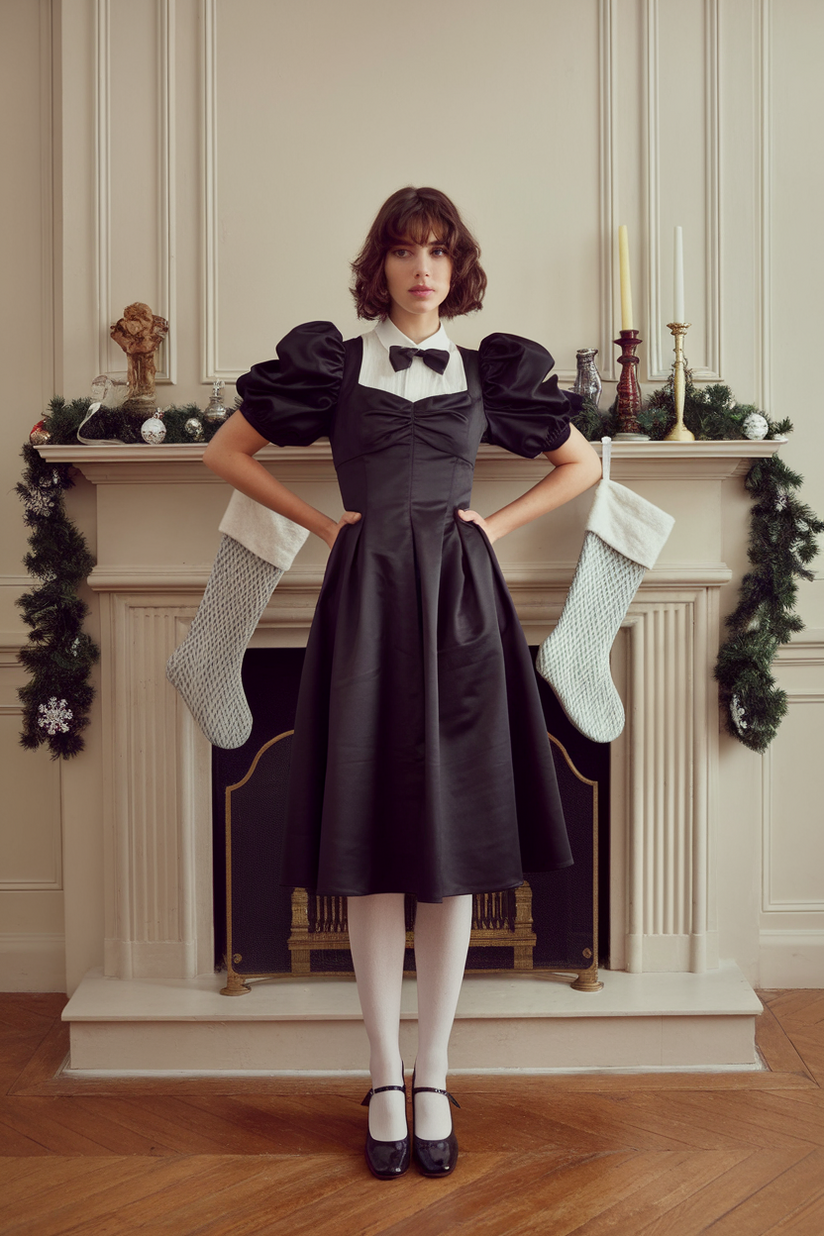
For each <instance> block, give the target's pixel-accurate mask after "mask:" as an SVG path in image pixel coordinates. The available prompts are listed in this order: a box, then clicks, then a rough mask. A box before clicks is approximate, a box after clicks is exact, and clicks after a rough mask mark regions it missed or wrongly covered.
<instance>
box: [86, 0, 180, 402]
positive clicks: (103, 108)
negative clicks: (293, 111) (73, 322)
mask: <svg viewBox="0 0 824 1236" xmlns="http://www.w3.org/2000/svg"><path fill="white" fill-rule="evenodd" d="M113 6H114V11H113ZM175 6H176V0H151V3H148V2H147V3H145V4H144V5H141V6H140V7H139V9H134V8H132V10H131V11H132V12H140V13H141V15H144V14H145V15H146V16H147V20H151V21H153V22H154V24H155V28H156V35H155V43H156V69H157V84H158V97H157V108H158V120H157V127H156V129H154V130H152V132H151V134H150V137H151V139H152V140H153V143H154V147H155V152H154V157H155V159H156V162H157V181H158V197H157V201H156V206H155V209H156V212H157V234H158V248H157V252H156V253H155V254H154V255H152V260H153V263H154V265H155V272H156V273H155V281H156V287H157V292H156V301H155V303H153V304H152V305H151V308H152V311H153V312H154V313H157V314H160V316H161V317H165V318H167V319H168V320H169V322H170V328H169V334H168V336H167V338H166V340H165V341H164V342H163V343H162V344H161V346H160V348H159V349H158V352H157V362H156V363H157V374H156V381H158V382H176V381H177V345H176V338H177V333H178V323H177V322H176V321H175V307H176V300H177V298H176V294H175V293H176V243H175V230H176V214H175V176H176V143H175V120H176V117H175V18H176V11H175ZM114 21H116V0H97V3H96V8H95V32H96V33H95V49H96V64H97V76H96V91H95V149H96V183H97V218H96V233H97V254H96V269H97V297H98V314H99V316H98V365H99V372H100V373H109V372H119V371H121V370H122V369H124V368H125V366H126V363H127V362H126V358H125V354H122V353H120V349H119V348H118V349H117V351H118V354H119V355H118V356H117V357H116V358H115V359H114V360H113V352H112V346H113V345H111V344H110V341H109V328H110V326H111V324H112V322H114V321H116V320H117V318H119V317H120V315H121V314H122V312H123V308H124V306H123V305H121V304H115V303H114V298H113V292H112V275H113V267H112V261H113V257H112V196H113V185H112V143H113V142H115V141H121V142H126V141H127V140H134V139H135V137H136V136H137V135H136V134H131V133H128V132H125V131H124V132H120V131H119V130H118V124H117V122H118V118H117V116H113V114H112V97H111V96H112V85H111V73H112V31H113V22H114ZM143 136H145V134H144V135H143Z"/></svg>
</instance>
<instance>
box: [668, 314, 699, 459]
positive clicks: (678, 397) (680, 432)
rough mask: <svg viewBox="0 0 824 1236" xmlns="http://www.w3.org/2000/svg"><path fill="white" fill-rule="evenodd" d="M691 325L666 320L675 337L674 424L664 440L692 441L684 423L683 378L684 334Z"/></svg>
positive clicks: (693, 438)
mask: <svg viewBox="0 0 824 1236" xmlns="http://www.w3.org/2000/svg"><path fill="white" fill-rule="evenodd" d="M690 326H691V323H690V322H667V329H668V330H671V331H672V333H673V336H674V337H675V370H674V372H673V375H672V393H673V397H674V399H675V424H674V425H673V427H672V429H671V430H670V431H669V433H668V434H667V436H666V437H665V438H664V441H665V442H694V441H695V434H694V433H693V432H692V430H691V429H687V427H686V425H685V424H684V396H685V394H686V381H685V379H684V336H685V335H686V333H687V331H688V330H689V328H690Z"/></svg>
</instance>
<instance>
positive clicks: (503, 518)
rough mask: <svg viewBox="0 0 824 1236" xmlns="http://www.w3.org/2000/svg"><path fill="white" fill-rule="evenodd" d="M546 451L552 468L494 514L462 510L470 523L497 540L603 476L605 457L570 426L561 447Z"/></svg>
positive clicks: (462, 513)
mask: <svg viewBox="0 0 824 1236" xmlns="http://www.w3.org/2000/svg"><path fill="white" fill-rule="evenodd" d="M544 454H545V455H546V458H547V459H548V460H549V462H550V463H551V464H552V465H553V468H552V471H551V472H550V473H548V474H547V475H546V476H545V477H543V478H542V479H541V480H540V481H539V482H538V484H537V485H533V487H532V489H528V490H527V492H526V493H525V494H522V495H521V497H520V498H516V499H515V501H514V502H510V503H509V504H508V505H507V506H503V507H501V509H500V510H499V511H496V512H495V513H494V515H487V517H486V519H484V518H482V517H481V516H480V515H479V514H478V512H477V511H459V512H458V513H459V515H460V516H461V518H462V519H464V520H466V521H467V522H468V523H476V524H480V525H481V527H482V528H483V529H484V531H485V532H486V534H487V536H488V537H489V539H490V541H497V540H498V539H499V538H500V537H502V536H506V534H507V533H508V532H514V531H515V529H516V528H521V527H522V526H523V525H524V524H528V523H531V521H532V520H533V519H537V518H538V516H539V515H546V513H547V512H548V511H554V510H555V508H556V507H559V506H563V504H564V503H565V502H569V501H570V499H571V498H576V497H577V496H578V494H581V493H583V492H584V490H585V489H589V488H590V487H591V486H592V485H594V484H595V483H596V482H597V481H599V480H600V479H601V461H600V459H599V458H598V455H597V453H596V452H595V451H594V450H593V448H592V446H590V444H589V442H587V440H586V438H585V437H584V436H583V434H582V433H580V432H579V430H577V429H576V428H575V426H574V425H572V426H570V435H569V437H568V438H567V440H566V442H565V443H564V444H563V446H559V447H558V449H557V451H545V452H544Z"/></svg>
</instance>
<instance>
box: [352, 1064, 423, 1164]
mask: <svg viewBox="0 0 824 1236" xmlns="http://www.w3.org/2000/svg"><path fill="white" fill-rule="evenodd" d="M384 1090H400V1091H401V1092H402V1093H403V1096H404V1098H406V1086H376V1087H375V1089H374V1090H370V1091H369V1093H368V1094H367V1096H366V1098H365V1099H364V1100H363V1102H362V1103H361V1107H368V1106H369V1104H370V1103H371V1101H372V1095H373V1094H381V1093H382V1091H384ZM365 1153H366V1164H367V1167H368V1168H369V1170H370V1172H371V1173H372V1175H373V1176H377V1178H378V1180H395V1179H396V1178H397V1177H398V1176H402V1175H403V1174H404V1172H407V1171H408V1170H409V1164H410V1162H411V1161H412V1151H411V1149H410V1146H409V1134H408V1133H407V1135H406V1137H404V1138H402V1139H401V1141H399V1142H379V1141H378V1139H377V1138H376V1137H373V1136H372V1134H371V1133H370V1132H369V1129H368V1127H367V1131H366V1150H365Z"/></svg>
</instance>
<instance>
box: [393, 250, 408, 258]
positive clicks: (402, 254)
mask: <svg viewBox="0 0 824 1236" xmlns="http://www.w3.org/2000/svg"><path fill="white" fill-rule="evenodd" d="M390 253H391V255H392V257H396V258H403V257H406V256H407V255H408V253H409V250H408V249H391V250H390Z"/></svg>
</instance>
